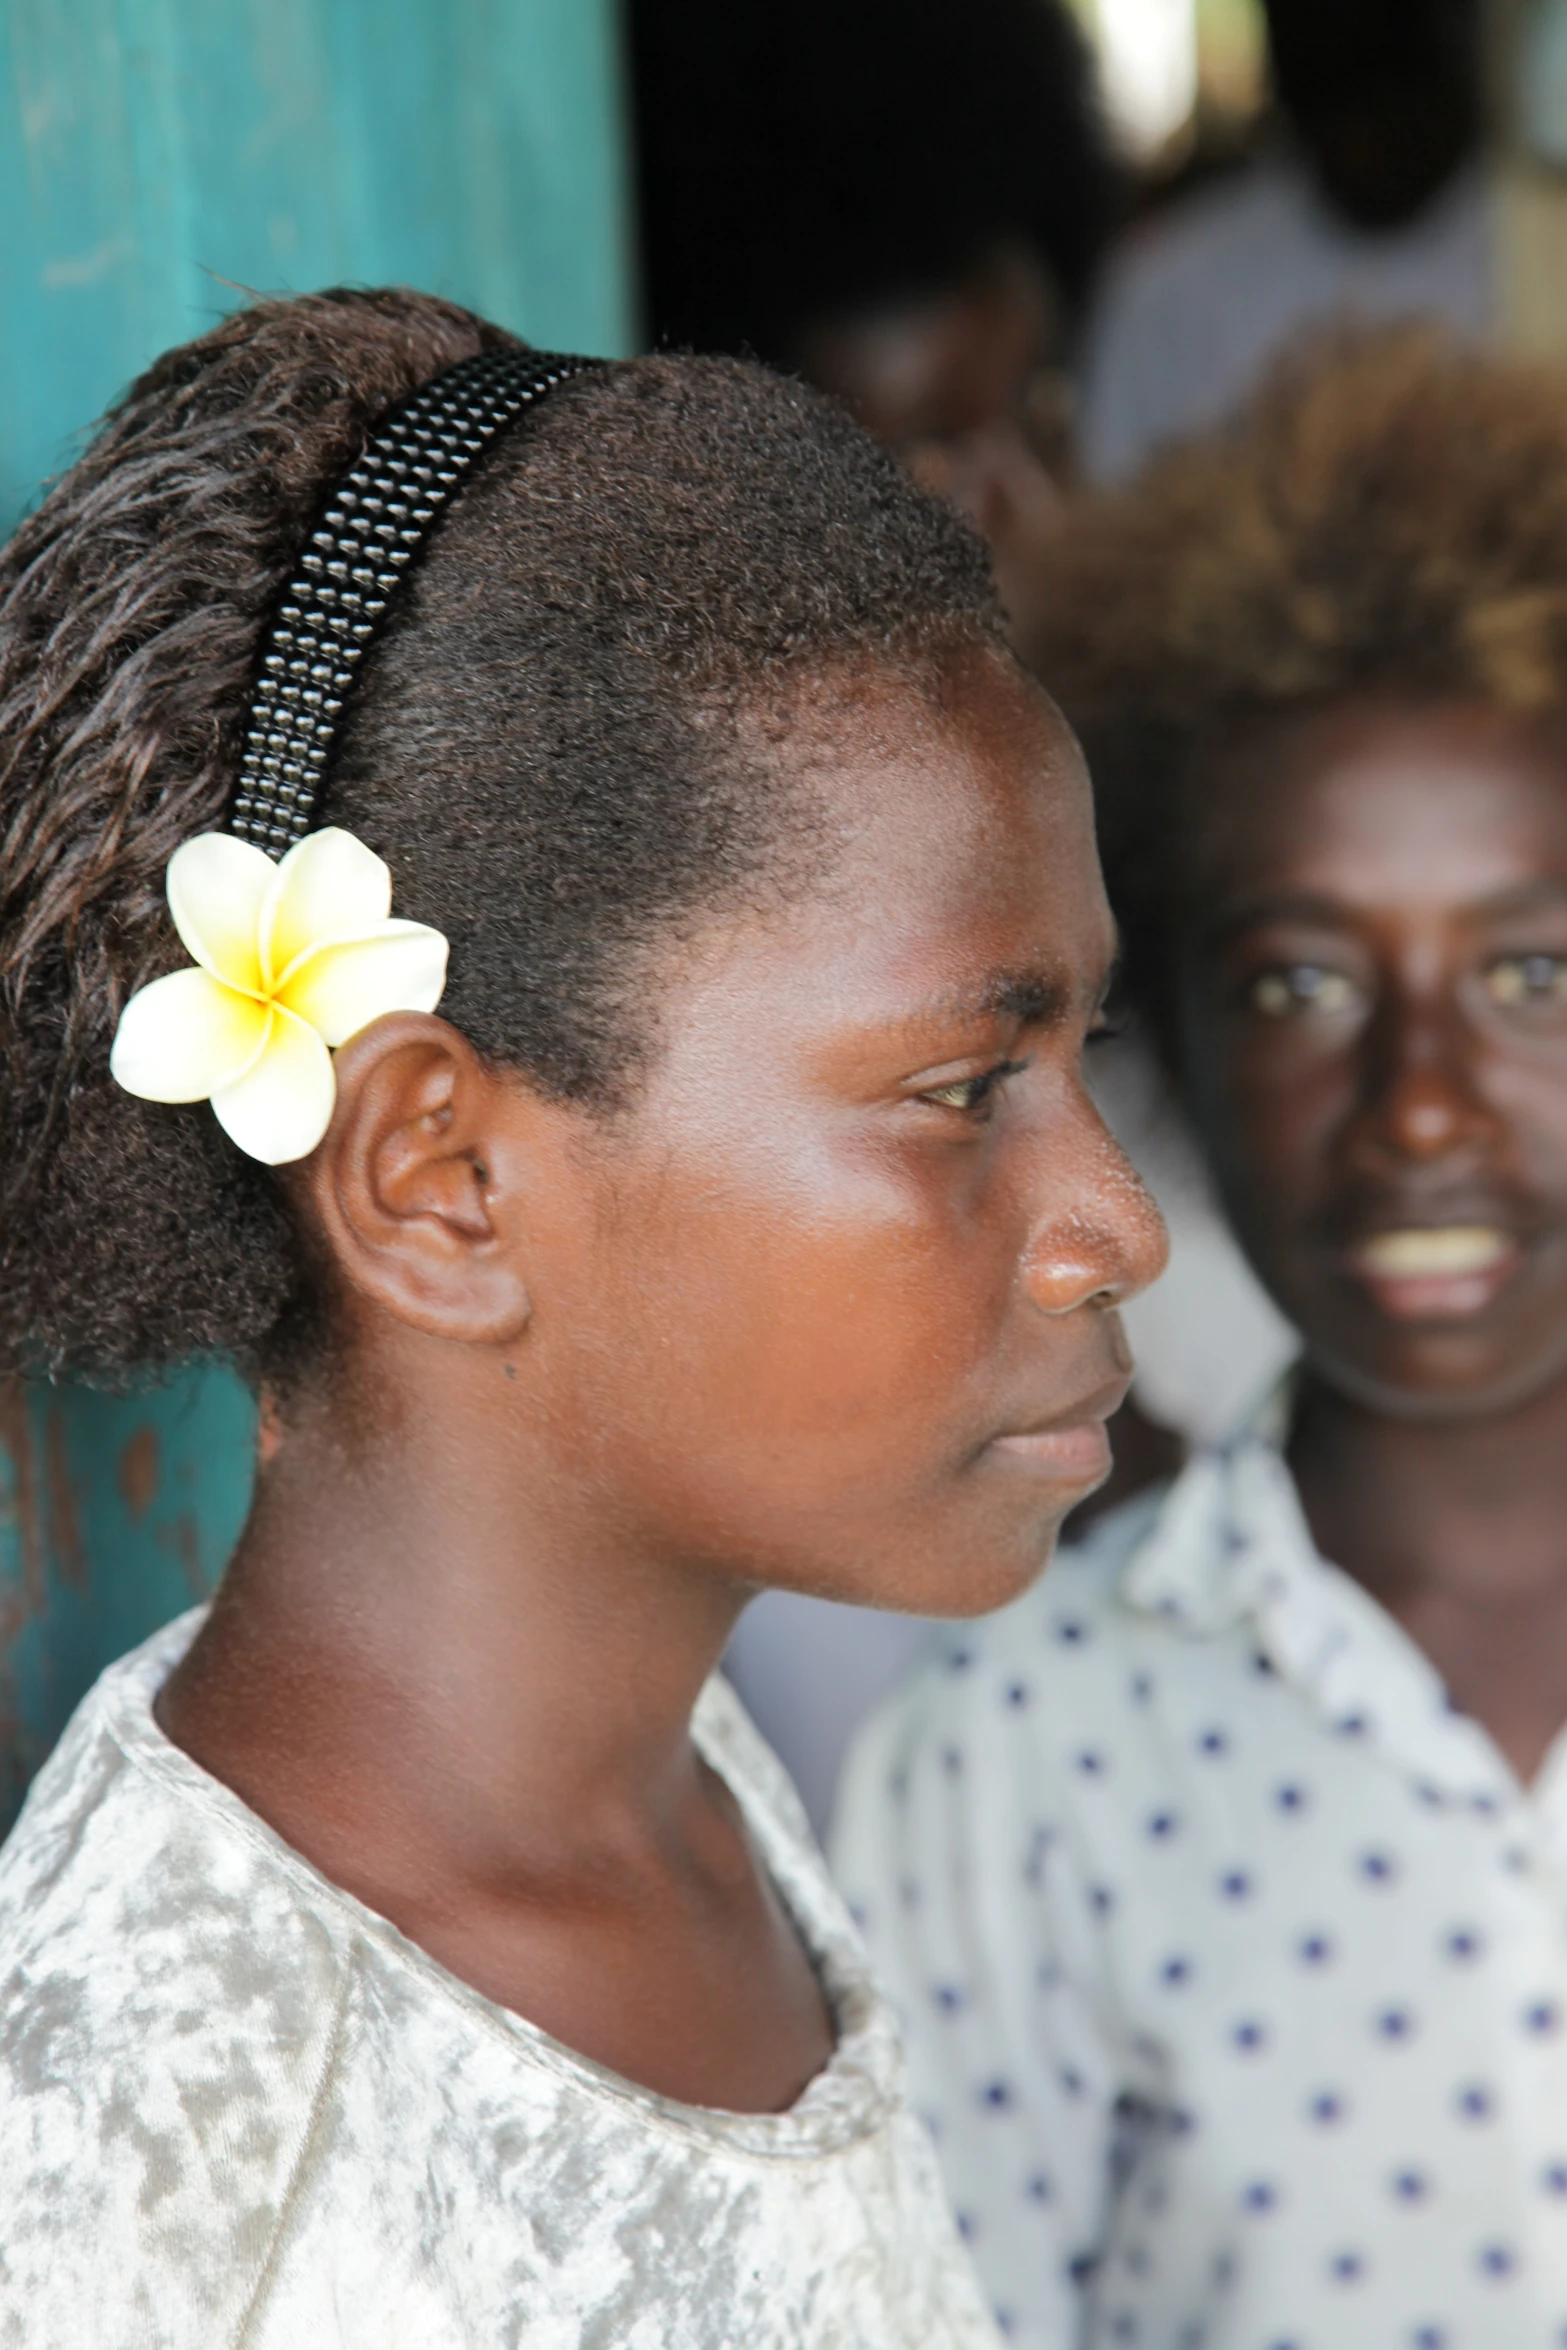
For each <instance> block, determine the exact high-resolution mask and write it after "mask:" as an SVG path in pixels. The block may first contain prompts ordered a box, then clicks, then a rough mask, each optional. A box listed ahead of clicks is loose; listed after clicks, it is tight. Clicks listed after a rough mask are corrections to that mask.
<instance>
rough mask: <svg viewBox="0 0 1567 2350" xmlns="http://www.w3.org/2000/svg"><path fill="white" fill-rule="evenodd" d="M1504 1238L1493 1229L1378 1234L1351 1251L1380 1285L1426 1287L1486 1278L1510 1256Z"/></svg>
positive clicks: (1474, 1226) (1463, 1226)
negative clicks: (1420, 1284)
mask: <svg viewBox="0 0 1567 2350" xmlns="http://www.w3.org/2000/svg"><path fill="white" fill-rule="evenodd" d="M1512 1252H1513V1241H1512V1237H1511V1235H1510V1234H1508V1233H1506V1232H1502V1231H1500V1230H1498V1228H1497V1226H1496V1225H1494V1224H1440V1225H1435V1226H1432V1227H1430V1228H1429V1229H1422V1228H1416V1229H1413V1230H1410V1231H1407V1232H1378V1233H1376V1234H1374V1235H1373V1237H1372V1238H1371V1239H1370V1240H1365V1241H1362V1242H1361V1244H1360V1247H1359V1248H1358V1249H1357V1250H1356V1252H1355V1253H1356V1255H1357V1256H1358V1257H1359V1259H1360V1262H1361V1264H1362V1265H1363V1266H1364V1267H1365V1269H1366V1271H1367V1272H1368V1273H1373V1274H1376V1275H1378V1276H1380V1278H1381V1279H1383V1280H1386V1281H1429V1280H1437V1279H1441V1278H1443V1277H1444V1276H1448V1277H1451V1276H1459V1275H1462V1274H1465V1273H1488V1272H1489V1271H1490V1269H1491V1267H1492V1266H1493V1265H1497V1264H1500V1263H1501V1261H1502V1259H1503V1258H1504V1257H1508V1256H1511V1254H1512Z"/></svg>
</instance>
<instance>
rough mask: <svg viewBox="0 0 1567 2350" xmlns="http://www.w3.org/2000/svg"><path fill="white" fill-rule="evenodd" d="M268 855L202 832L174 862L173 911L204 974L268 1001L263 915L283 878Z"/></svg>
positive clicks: (171, 871)
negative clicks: (262, 945)
mask: <svg viewBox="0 0 1567 2350" xmlns="http://www.w3.org/2000/svg"><path fill="white" fill-rule="evenodd" d="M277 870H278V869H277V867H276V865H274V864H273V862H272V859H271V858H270V857H269V856H268V855H267V853H266V851H265V850H264V849H258V848H256V847H255V846H254V844H253V843H252V842H250V841H248V840H236V839H235V838H234V837H233V835H232V834H230V833H227V832H200V833H198V834H197V835H196V837H195V839H194V840H188V841H184V842H182V843H181V845H180V847H179V848H177V849H176V850H175V852H174V854H173V856H172V857H171V858H170V859H169V874H168V884H167V886H168V892H169V911H170V913H171V914H172V915H173V916H174V927H175V929H176V930H177V931H178V932H179V934H180V936H181V938H182V939H183V940H184V941H185V944H186V946H187V947H189V949H190V951H191V953H192V954H193V955H194V956H195V958H196V960H197V962H198V963H199V964H200V965H201V966H202V968H203V970H205V971H210V972H211V973H212V976H213V978H214V979H221V980H222V981H223V982H224V984H225V985H226V986H228V987H237V988H240V989H241V990H242V991H243V992H244V993H245V994H246V995H262V994H264V993H265V989H264V987H263V985H262V975H261V964H260V960H259V955H258V940H259V937H260V930H261V909H262V906H263V904H264V902H265V899H266V895H267V891H268V890H269V889H270V887H271V886H272V883H273V882H274V880H275V879H276V877H277Z"/></svg>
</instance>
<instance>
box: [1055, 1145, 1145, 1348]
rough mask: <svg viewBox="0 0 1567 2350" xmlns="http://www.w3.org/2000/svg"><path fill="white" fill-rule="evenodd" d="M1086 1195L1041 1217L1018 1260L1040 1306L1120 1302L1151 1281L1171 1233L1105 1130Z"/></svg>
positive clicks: (1071, 1309) (1072, 1308)
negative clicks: (1067, 1206)
mask: <svg viewBox="0 0 1567 2350" xmlns="http://www.w3.org/2000/svg"><path fill="white" fill-rule="evenodd" d="M1085 1188H1086V1196H1085V1197H1083V1198H1081V1199H1080V1200H1078V1201H1075V1202H1074V1203H1073V1205H1072V1206H1071V1207H1070V1208H1069V1209H1067V1210H1066V1211H1065V1212H1064V1213H1061V1212H1058V1213H1056V1214H1055V1215H1053V1216H1047V1217H1045V1218H1043V1219H1042V1220H1041V1223H1040V1225H1039V1227H1038V1229H1037V1230H1036V1231H1035V1233H1034V1235H1033V1237H1032V1239H1031V1241H1030V1243H1029V1247H1028V1252H1027V1254H1026V1256H1025V1258H1024V1261H1023V1278H1024V1284H1025V1286H1026V1288H1027V1291H1028V1295H1029V1298H1030V1300H1031V1301H1032V1303H1033V1304H1034V1305H1036V1306H1037V1307H1038V1308H1039V1310H1040V1311H1041V1312H1042V1313H1046V1314H1070V1313H1075V1312H1076V1310H1077V1309H1078V1307H1079V1306H1085V1305H1096V1306H1119V1305H1124V1304H1125V1303H1126V1300H1127V1299H1128V1298H1131V1297H1136V1295H1137V1294H1138V1292H1139V1290H1143V1289H1146V1288H1148V1286H1149V1284H1150V1283H1151V1282H1154V1281H1157V1280H1158V1278H1159V1276H1160V1274H1161V1273H1162V1272H1163V1271H1164V1268H1165V1265H1166V1264H1167V1263H1168V1261H1169V1255H1170V1243H1169V1236H1168V1234H1167V1233H1166V1231H1165V1228H1164V1218H1163V1217H1162V1216H1161V1215H1160V1213H1159V1210H1158V1208H1157V1207H1156V1206H1155V1205H1154V1200H1153V1195H1152V1193H1151V1192H1150V1191H1149V1190H1148V1188H1147V1186H1146V1185H1145V1184H1144V1182H1143V1180H1142V1178H1141V1177H1140V1176H1139V1175H1138V1174H1137V1172H1136V1170H1135V1169H1134V1168H1133V1166H1132V1163H1131V1161H1130V1160H1129V1159H1128V1158H1127V1156H1126V1154H1125V1152H1124V1151H1123V1150H1122V1149H1121V1147H1120V1145H1119V1144H1118V1143H1115V1142H1113V1141H1112V1140H1111V1138H1110V1136H1109V1134H1108V1133H1105V1134H1104V1136H1103V1143H1102V1146H1101V1148H1100V1150H1099V1152H1098V1154H1097V1163H1096V1165H1095V1168H1094V1173H1093V1180H1092V1182H1091V1184H1090V1185H1088V1186H1087V1187H1085Z"/></svg>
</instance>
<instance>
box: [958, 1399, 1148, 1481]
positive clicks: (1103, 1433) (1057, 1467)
mask: <svg viewBox="0 0 1567 2350" xmlns="http://www.w3.org/2000/svg"><path fill="white" fill-rule="evenodd" d="M1131 1384H1132V1376H1131V1373H1130V1371H1122V1372H1117V1373H1116V1375H1115V1376H1114V1377H1113V1378H1111V1379H1107V1380H1106V1381H1105V1382H1104V1383H1103V1385H1101V1386H1099V1387H1097V1388H1095V1389H1094V1391H1093V1393H1092V1394H1090V1395H1085V1396H1084V1397H1083V1399H1082V1401H1081V1402H1080V1403H1076V1404H1069V1405H1068V1406H1067V1408H1066V1410H1065V1411H1064V1412H1059V1413H1056V1414H1055V1415H1054V1416H1053V1417H1051V1418H1049V1419H1041V1420H1040V1421H1039V1423H1038V1424H1037V1426H1035V1427H1033V1428H1014V1429H1012V1430H1011V1431H1010V1432H1009V1433H1008V1434H1007V1435H1005V1436H996V1437H993V1438H992V1439H991V1444H990V1450H991V1451H992V1452H993V1453H997V1454H999V1455H1000V1457H1001V1458H1002V1459H1003V1460H1007V1461H1012V1462H1015V1463H1016V1464H1017V1465H1018V1466H1019V1467H1020V1468H1026V1469H1030V1470H1032V1471H1033V1473H1034V1474H1035V1475H1036V1476H1042V1477H1050V1478H1053V1479H1054V1480H1055V1482H1056V1483H1057V1484H1061V1485H1083V1486H1089V1485H1098V1484H1100V1483H1101V1482H1102V1481H1103V1480H1104V1479H1105V1478H1106V1477H1107V1476H1108V1475H1109V1474H1110V1466H1111V1452H1110V1435H1109V1431H1108V1429H1107V1428H1106V1426H1105V1422H1106V1421H1107V1420H1108V1419H1109V1417H1110V1415H1111V1413H1112V1412H1115V1411H1119V1409H1120V1407H1121V1405H1122V1404H1123V1403H1124V1402H1125V1401H1126V1391H1127V1389H1128V1388H1129V1387H1130V1386H1131Z"/></svg>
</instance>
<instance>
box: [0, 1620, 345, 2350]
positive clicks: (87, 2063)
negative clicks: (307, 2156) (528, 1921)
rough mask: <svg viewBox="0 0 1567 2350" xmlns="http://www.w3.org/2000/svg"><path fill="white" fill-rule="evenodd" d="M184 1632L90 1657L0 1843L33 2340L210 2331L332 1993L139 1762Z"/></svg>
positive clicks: (229, 2309) (313, 1947)
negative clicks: (89, 1682)
mask: <svg viewBox="0 0 1567 2350" xmlns="http://www.w3.org/2000/svg"><path fill="white" fill-rule="evenodd" d="M193 1628H194V1626H193V1623H192V1621H191V1620H190V1619H186V1620H185V1622H184V1623H182V1624H181V1625H178V1626H172V1627H170V1628H169V1629H168V1630H167V1631H166V1632H165V1633H162V1634H160V1635H158V1636H157V1638H156V1639H155V1640H154V1641H152V1642H149V1643H148V1644H147V1646H146V1647H145V1648H143V1649H141V1650H138V1651H136V1652H135V1653H133V1655H132V1656H130V1657H128V1658H125V1659H122V1661H121V1662H120V1664H118V1665H116V1666H113V1667H111V1668H110V1670H109V1672H108V1673H107V1674H105V1676H104V1677H103V1679H102V1680H101V1681H100V1682H99V1683H98V1685H97V1686H96V1688H94V1689H93V1690H92V1691H91V1692H90V1693H89V1695H88V1697H87V1698H86V1699H85V1700H84V1702H83V1704H82V1705H81V1707H80V1708H79V1709H78V1712H77V1714H76V1716H75V1718H74V1720H73V1721H72V1723H71V1725H70V1727H69V1729H68V1730H67V1732H66V1735H65V1737H64V1739H63V1740H62V1741H61V1744H60V1746H59V1747H58V1748H57V1749H56V1752H55V1754H54V1755H53V1756H52V1757H51V1759H50V1761H49V1763H48V1764H47V1765H46V1766H45V1768H44V1770H43V1771H42V1772H41V1773H40V1775H39V1778H38V1780H37V1781H36V1782H35V1784H34V1787H33V1789H32V1792H31V1794H30V1795H29V1798H28V1801H27V1804H26V1806H25V1807H24V1809H23V1813H22V1816H21V1818H20V1820H19V1821H18V1823H17V1826H16V1828H15V1830H14V1831H13V1833H12V1835H11V1837H10V1839H9V1841H8V1842H7V1844H6V1846H5V1848H4V1850H3V1851H0V2175H3V2176H4V2178H5V2180H6V2197H5V2201H6V2211H5V2216H4V2220H3V2223H0V2244H3V2256H4V2257H3V2269H4V2275H5V2302H6V2307H7V2309H8V2310H17V2311H21V2312H23V2313H25V2316H26V2320H27V2332H26V2339H27V2340H28V2341H29V2342H30V2343H37V2344H38V2345H40V2350H44V2346H48V2350H53V2346H54V2345H55V2344H57V2343H58V2344H60V2345H64V2344H66V2343H70V2342H75V2341H79V2340H85V2339H87V2338H89V2333H90V2336H91V2338H92V2339H94V2340H98V2341H102V2342H105V2343H111V2342H118V2341H120V2340H122V2339H123V2340H130V2339H133V2338H136V2339H139V2338H141V2336H140V2334H139V2333H138V2331H137V2321H136V2317H135V2312H136V2310H137V2309H138V2308H139V2309H141V2310H142V2311H143V2312H147V2311H156V2315H157V2333H158V2339H159V2341H160V2342H163V2343H166V2344H168V2345H169V2346H170V2350H184V2346H185V2345H186V2344H187V2343H188V2344H190V2345H191V2346H192V2350H195V2346H196V2345H197V2344H200V2345H202V2346H203V2350H206V2346H207V2345H209V2344H211V2343H213V2342H216V2341H225V2340H227V2339H229V2338H230V2329H231V2327H233V2326H237V2324H238V2322H239V2319H240V2316H241V2315H242V2314H243V2311H244V2308H245V2306H246V2303H247V2298H248V2296H250V2295H251V2294H253V2293H254V2291H255V2290H256V2287H257V2284H258V2281H259V2277H260V2274H261V2271H262V2268H263V2265H264V2262H265V2258H266V2254H267V2249H268V2245H269V2241H270V2238H271V2235H272V2232H273V2230H274V2228H275V2227H276V2225H277V2224H278V2220H279V2216H280V2215H281V2213H282V2212H283V2210H284V2207H285V2204H286V2200H287V2196H288V2191H289V2183H290V2179H291V2176H292V2173H293V2171H294V2168H295V2166H296V2164H297V2162H298V2159H299V2151H300V2147H301V2145H302V2143H303V2142H304V2140H305V2138H306V2137H307V2135H308V2132H309V2127H310V2117H311V2111H312V2107H313V2103H314V2100H315V2096H316V2091H317V2084H318V2083H319V2081H320V2080H321V2078H322V2076H323V2074H324V2072H325V2070H326V2069H327V2049H328V2044H329V2042H330V2039H331V2036H332V2032H333V2028H334V2018H335V2017H336V2016H337V2015H338V2013H339V2012H340V2009H341V2005H342V1984H343V1977H344V1973H345V1964H344V1959H345V1954H344V1951H343V1950H342V1948H341V1947H340V1946H339V1944H338V1943H337V1941H336V1939H335V1938H334V1936H333V1934H332V1932H331V1930H330V1927H329V1926H328V1925H326V1924H324V1923H323V1921H322V1920H321V1919H320V1918H318V1917H314V1916H312V1915H311V1914H310V1912H309V1909H308V1905H306V1904H304V1903H302V1902H301V1901H300V1900H299V1898H298V1897H297V1893H296V1892H295V1890H294V1889H292V1888H291V1887H290V1886H289V1885H288V1883H287V1881H286V1877H285V1876H284V1874H283V1873H281V1872H279V1871H278V1870H277V1869H276V1868H275V1867H273V1866H272V1865H270V1863H269V1856H268V1854H267V1853H266V1851H265V1849H264V1847H263V1846H262V1845H261V1844H260V1843H259V1842H256V1843H251V1842H248V1841H247V1839H246V1838H245V1836H244V1835H243V1833H242V1832H240V1831H239V1830H238V1829H237V1828H236V1827H235V1825H234V1823H233V1821H232V1820H230V1819H229V1818H228V1817H227V1816H226V1814H225V1810H224V1807H223V1805H222V1804H221V1803H211V1804H208V1803H204V1802H202V1801H201V1800H200V1799H199V1796H198V1797H193V1794H192V1790H191V1788H189V1787H187V1786H184V1785H182V1784H181V1778H182V1773H181V1771H180V1770H179V1769H178V1767H175V1768H164V1767H160V1766H159V1759H158V1749H159V1737H158V1733H157V1732H156V1728H155V1725H154V1724H153V1723H152V1720H151V1700H152V1696H153V1694H154V1693H155V1691H156V1689H157V1687H158V1686H159V1685H160V1683H161V1681H162V1679H163V1677H164V1675H165V1674H166V1672H167V1670H168V1669H169V1666H170V1664H171V1663H172V1661H173V1659H174V1657H175V1656H176V1655H177V1654H178V1653H179V1652H180V1649H181V1648H182V1646H183V1644H184V1640H186V1639H188V1638H189V1637H190V1634H191V1631H192V1630H193ZM162 1744H163V1745H164V1747H165V1748H166V1749H167V1754H168V1756H170V1757H173V1756H175V1750H174V1749H172V1748H167V1742H166V1741H164V1742H162ZM183 1761H184V1758H182V1757H177V1758H176V1764H178V1763H182V1762H183ZM185 1768H186V1770H187V1771H188V1773H189V1774H190V1775H191V1777H192V1778H193V1779H197V1780H199V1778H200V1776H201V1774H200V1773H199V1772H198V1771H197V1769H196V1766H195V1765H194V1764H188V1765H186V1766H185ZM219 1792H221V1791H219ZM197 2246H200V2247H202V2253H201V2257H200V2258H199V2259H198V2258H195V2257H193V2251H194V2248H195V2247H197ZM122 2304H123V2306H122ZM73 2329H74V2330H73Z"/></svg>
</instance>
